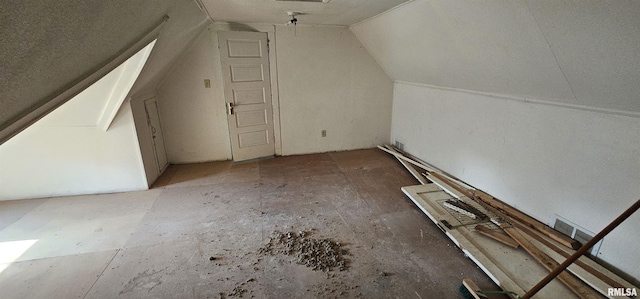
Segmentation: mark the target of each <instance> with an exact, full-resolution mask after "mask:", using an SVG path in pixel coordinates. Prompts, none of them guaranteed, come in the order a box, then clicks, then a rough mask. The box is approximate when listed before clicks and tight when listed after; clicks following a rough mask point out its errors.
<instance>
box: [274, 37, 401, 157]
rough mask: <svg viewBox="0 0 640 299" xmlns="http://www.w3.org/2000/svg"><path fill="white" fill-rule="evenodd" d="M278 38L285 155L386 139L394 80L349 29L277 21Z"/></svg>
mask: <svg viewBox="0 0 640 299" xmlns="http://www.w3.org/2000/svg"><path fill="white" fill-rule="evenodd" d="M276 40H277V46H276V54H277V64H278V65H277V66H278V74H277V76H278V88H279V97H280V99H279V102H280V121H281V136H282V154H283V155H294V154H306V153H315V152H327V151H339V150H350V149H358V148H370V147H374V146H376V145H377V144H381V143H385V142H388V140H389V133H390V124H391V98H392V93H393V83H392V81H391V79H390V78H389V77H388V76H387V74H386V73H385V72H384V71H383V69H382V68H381V67H380V66H379V65H378V64H377V63H376V61H375V60H374V59H373V57H372V56H371V55H370V54H369V53H368V52H367V51H366V49H364V47H363V45H362V44H361V43H360V42H359V41H358V40H357V39H356V38H355V36H354V35H353V33H352V32H351V31H350V30H349V28H347V27H313V26H297V28H295V27H292V26H276ZM321 130H327V137H324V138H323V137H321Z"/></svg>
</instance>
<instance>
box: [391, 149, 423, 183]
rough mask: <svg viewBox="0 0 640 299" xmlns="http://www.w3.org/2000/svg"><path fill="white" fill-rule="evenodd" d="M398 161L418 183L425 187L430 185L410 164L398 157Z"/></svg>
mask: <svg viewBox="0 0 640 299" xmlns="http://www.w3.org/2000/svg"><path fill="white" fill-rule="evenodd" d="M396 159H398V162H400V164H402V166H404V168H406V169H407V170H408V171H409V173H411V175H413V177H414V178H416V180H418V182H420V184H423V185H426V184H429V182H428V181H427V180H426V179H425V178H424V177H423V176H422V174H421V173H420V172H418V171H417V170H416V169H415V168H413V166H411V164H410V163H409V162H407V161H405V160H403V159H400V158H398V156H396Z"/></svg>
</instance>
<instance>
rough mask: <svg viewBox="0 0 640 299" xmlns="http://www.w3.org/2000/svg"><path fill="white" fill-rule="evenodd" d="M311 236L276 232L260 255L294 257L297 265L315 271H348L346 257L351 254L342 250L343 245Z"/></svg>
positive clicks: (262, 248)
mask: <svg viewBox="0 0 640 299" xmlns="http://www.w3.org/2000/svg"><path fill="white" fill-rule="evenodd" d="M309 235H310V232H308V231H299V232H298V233H295V232H286V233H283V232H278V231H276V232H274V233H273V234H272V235H271V237H269V243H267V244H265V245H264V246H262V247H261V248H260V249H259V251H258V253H260V254H269V255H277V254H284V255H288V256H292V257H294V259H295V262H296V263H298V264H301V265H305V266H307V267H309V268H311V269H313V270H321V271H331V270H333V269H338V270H340V271H344V270H347V268H348V260H347V259H346V258H345V257H344V256H345V255H348V254H349V252H348V251H347V250H346V249H344V248H342V246H343V244H342V243H340V242H336V241H334V240H331V239H315V238H311V237H309Z"/></svg>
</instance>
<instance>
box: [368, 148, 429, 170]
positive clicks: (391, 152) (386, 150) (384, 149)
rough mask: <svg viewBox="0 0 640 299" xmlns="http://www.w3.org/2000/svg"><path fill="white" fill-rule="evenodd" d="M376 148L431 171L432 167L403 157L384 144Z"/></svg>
mask: <svg viewBox="0 0 640 299" xmlns="http://www.w3.org/2000/svg"><path fill="white" fill-rule="evenodd" d="M378 148H379V149H381V150H383V151H385V152H387V153H389V154H392V155H394V156H395V157H396V158H398V159H402V160H404V161H407V162H409V163H411V164H413V165H415V166H418V167H420V168H422V169H424V170H427V171H433V169H430V168H429V167H427V166H425V165H422V164H420V163H418V162H416V161H414V160H411V159H409V158H407V157H405V156H404V155H403V154H401V153H399V152H397V151H396V150H394V149H388V148H386V147H384V146H381V145H378Z"/></svg>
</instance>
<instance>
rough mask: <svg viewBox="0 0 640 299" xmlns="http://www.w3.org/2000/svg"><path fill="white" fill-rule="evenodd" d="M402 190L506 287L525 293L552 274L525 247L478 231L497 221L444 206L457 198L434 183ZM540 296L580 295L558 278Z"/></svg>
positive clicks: (509, 289) (495, 279) (472, 202)
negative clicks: (477, 226)
mask: <svg viewBox="0 0 640 299" xmlns="http://www.w3.org/2000/svg"><path fill="white" fill-rule="evenodd" d="M402 191H403V192H404V193H405V194H406V195H407V196H408V197H409V198H410V199H411V200H412V201H413V202H414V203H415V204H416V205H417V206H418V207H419V208H420V209H421V210H422V211H423V212H424V213H425V214H426V215H427V216H428V217H429V219H431V221H433V222H434V223H436V224H437V225H438V226H439V227H440V228H441V229H442V230H443V231H444V232H445V234H446V235H447V237H449V239H451V240H452V241H453V242H454V243H455V244H456V246H458V247H459V248H460V249H461V250H462V251H463V252H464V253H465V255H467V256H468V257H469V258H470V259H471V260H473V261H474V262H475V263H476V264H477V265H478V266H479V267H480V268H481V269H482V270H483V271H484V272H485V273H486V274H487V275H488V276H489V277H490V278H491V279H492V280H493V281H494V282H495V283H496V284H497V285H499V286H500V287H501V288H502V289H503V290H508V291H512V292H515V293H517V294H519V295H524V293H525V290H528V289H530V288H531V287H533V286H534V285H535V284H536V283H537V282H538V281H539V280H540V279H542V278H543V277H544V276H545V275H547V274H548V273H549V272H548V271H547V270H546V269H545V268H544V267H543V266H542V265H540V264H539V263H538V262H536V261H535V260H533V259H532V258H531V257H530V256H529V255H528V254H527V252H526V251H524V250H523V249H521V248H520V249H514V248H512V247H510V246H507V245H504V244H502V243H499V242H496V241H495V240H492V239H490V238H487V237H485V236H483V235H481V234H480V233H479V232H477V231H475V229H474V227H475V226H476V225H479V224H481V225H485V226H491V225H493V224H492V223H491V222H490V220H488V219H487V220H478V219H472V218H471V217H468V216H466V215H464V214H461V213H457V212H455V211H453V210H450V209H448V208H446V207H444V205H443V204H442V203H443V202H444V201H446V200H447V199H451V198H454V197H453V196H451V195H450V194H447V193H444V192H443V190H442V189H440V188H439V187H437V186H435V185H434V184H427V185H418V186H408V187H403V188H402ZM443 194H444V195H443ZM460 195H462V194H460ZM447 197H448V198H447ZM460 199H462V200H464V201H465V202H466V203H468V204H472V205H474V206H475V207H476V208H478V209H479V210H481V211H482V212H484V213H485V214H487V215H489V216H490V217H491V216H492V215H493V214H492V213H491V212H490V211H487V210H486V209H484V208H483V207H482V206H480V205H479V204H477V203H475V202H474V201H472V200H469V198H467V197H464V196H461V197H460ZM465 217H466V218H465ZM443 222H446V223H448V224H449V226H446V225H444V224H443ZM496 228H497V227H496ZM538 296H539V297H540V298H577V297H576V296H575V295H574V294H573V293H572V292H571V291H570V290H569V289H567V288H566V287H565V286H564V285H562V283H560V281H558V280H554V281H552V282H551V283H549V285H547V286H546V287H544V288H543V289H542V290H541V291H540V293H539V295H538Z"/></svg>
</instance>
